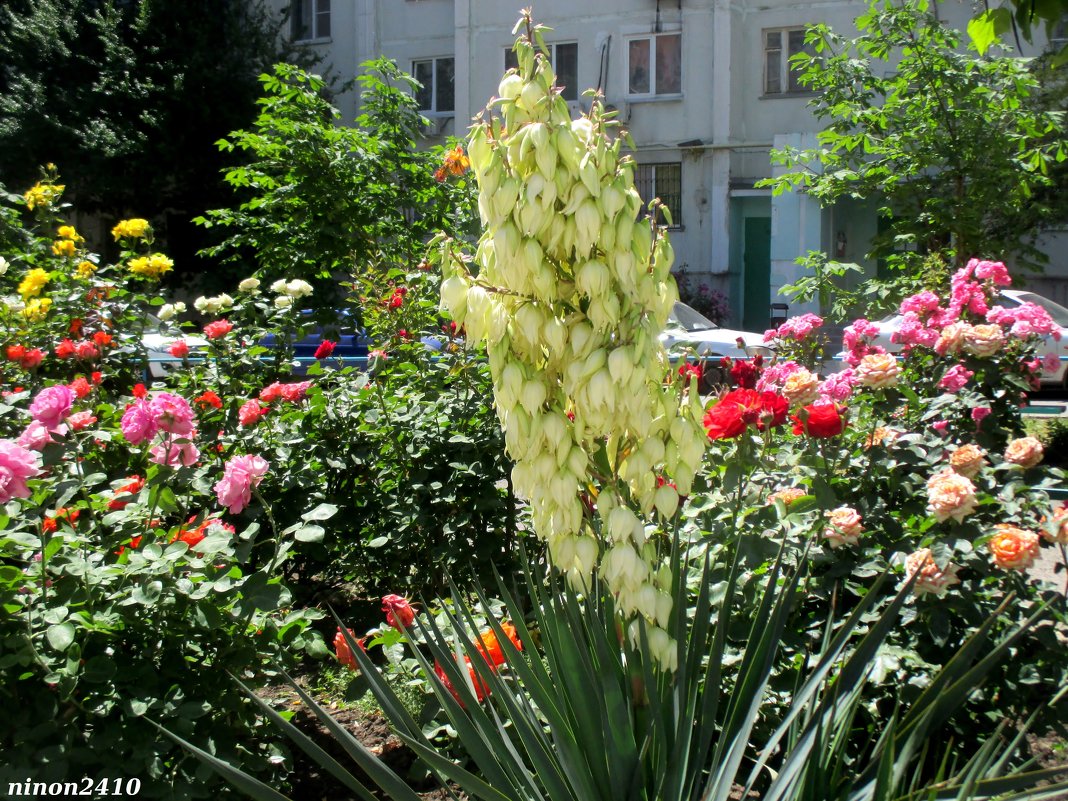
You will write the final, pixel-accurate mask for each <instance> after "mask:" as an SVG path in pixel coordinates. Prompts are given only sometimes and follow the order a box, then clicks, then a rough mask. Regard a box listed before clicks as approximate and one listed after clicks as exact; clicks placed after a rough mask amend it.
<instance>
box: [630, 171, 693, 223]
mask: <svg viewBox="0 0 1068 801" xmlns="http://www.w3.org/2000/svg"><path fill="white" fill-rule="evenodd" d="M634 187H635V189H637V190H638V194H639V195H641V198H642V202H643V203H646V204H647V203H648V202H649V201H650V200H652V199H653V198H654V197H658V198H660V200H661V202H662V203H663V204H664V205H665V206H667V207H668V210H669V211H670V212H671V227H672V228H681V227H682V164H680V163H675V164H638V165H636V169H635V170H634Z"/></svg>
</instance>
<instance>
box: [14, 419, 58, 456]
mask: <svg viewBox="0 0 1068 801" xmlns="http://www.w3.org/2000/svg"><path fill="white" fill-rule="evenodd" d="M61 428H62V426H61ZM51 441H52V434H51V433H50V432H49V430H48V426H46V425H45V424H44V423H41V422H38V421H37V420H33V421H32V422H31V423H30V424H29V425H28V426H26V428H25V429H24V430H23V432H22V433H21V434H19V438H18V439H17V440H16V442H17V443H18V445H19V447H22V448H26V449H27V450H31V451H39V450H43V449H44V447H45V446H46V445H47V444H48V443H50V442H51Z"/></svg>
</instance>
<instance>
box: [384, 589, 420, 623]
mask: <svg viewBox="0 0 1068 801" xmlns="http://www.w3.org/2000/svg"><path fill="white" fill-rule="evenodd" d="M382 611H383V612H385V613H386V623H388V624H389V625H390V626H392V627H393V628H395V629H396V630H397V631H400V632H403V631H404V630H405V629H406V628H408V627H409V626H410V625H412V622H413V621H414V620H415V609H413V608H412V605H411V604H410V603H409V602H408V599H407V598H404V597H402V596H400V595H386V596H385V597H383V598H382Z"/></svg>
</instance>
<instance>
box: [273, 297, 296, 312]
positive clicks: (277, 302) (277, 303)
mask: <svg viewBox="0 0 1068 801" xmlns="http://www.w3.org/2000/svg"><path fill="white" fill-rule="evenodd" d="M292 305H293V298H291V297H289V296H288V295H279V296H278V297H277V298H275V299H274V307H275V308H276V309H288V308H289V307H290V306H292Z"/></svg>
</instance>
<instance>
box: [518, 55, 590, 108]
mask: <svg viewBox="0 0 1068 801" xmlns="http://www.w3.org/2000/svg"><path fill="white" fill-rule="evenodd" d="M549 63H550V64H552V65H553V70H554V71H555V72H556V84H557V86H560V87H562V88H563V91H562V92H561V93H560V94H561V96H562V97H563V98H564V100H578V96H579V92H578V43H577V42H554V43H552V44H550V45H549ZM504 68H505V69H506V70H510V69H519V59H517V58H516V55H515V51H514V50H512V48H510V47H509V48H508V49H507V50H505V51H504Z"/></svg>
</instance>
